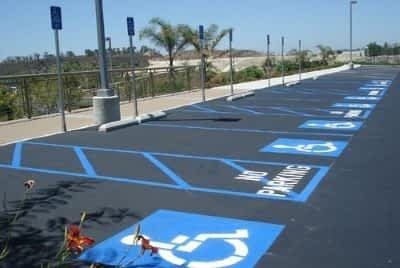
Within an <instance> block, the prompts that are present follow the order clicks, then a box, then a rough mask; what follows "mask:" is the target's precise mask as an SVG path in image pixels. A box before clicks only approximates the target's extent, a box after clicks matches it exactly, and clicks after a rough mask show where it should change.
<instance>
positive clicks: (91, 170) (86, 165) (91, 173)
mask: <svg viewBox="0 0 400 268" xmlns="http://www.w3.org/2000/svg"><path fill="white" fill-rule="evenodd" d="M74 151H75V153H76V155H77V156H78V158H79V161H80V162H81V164H82V167H83V169H84V170H85V172H86V174H87V175H89V176H97V174H96V172H95V171H94V168H93V166H92V164H90V162H89V160H88V159H87V157H86V155H85V153H84V152H83V151H82V149H81V148H80V147H79V146H74Z"/></svg>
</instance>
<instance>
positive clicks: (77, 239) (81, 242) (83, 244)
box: [67, 224, 94, 254]
mask: <svg viewBox="0 0 400 268" xmlns="http://www.w3.org/2000/svg"><path fill="white" fill-rule="evenodd" d="M93 243H94V240H93V239H92V238H90V237H88V236H83V235H81V229H80V228H79V226H77V225H75V224H73V225H71V226H70V227H69V228H68V233H67V249H68V250H70V251H73V252H76V253H78V254H79V253H81V252H82V251H83V250H84V249H85V248H87V247H90V246H91V245H92V244H93Z"/></svg>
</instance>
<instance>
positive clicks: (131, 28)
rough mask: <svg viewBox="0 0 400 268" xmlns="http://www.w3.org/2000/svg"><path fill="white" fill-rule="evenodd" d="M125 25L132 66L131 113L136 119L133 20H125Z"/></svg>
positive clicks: (137, 113) (130, 18) (129, 18)
mask: <svg viewBox="0 0 400 268" xmlns="http://www.w3.org/2000/svg"><path fill="white" fill-rule="evenodd" d="M126 23H127V26H128V35H129V48H130V49H129V53H130V58H131V66H132V76H131V79H132V80H131V81H132V98H133V112H134V117H137V116H138V115H139V112H138V104H137V96H136V74H135V60H134V55H135V47H134V46H133V41H132V38H133V36H135V20H134V19H133V18H132V17H128V18H127V19H126Z"/></svg>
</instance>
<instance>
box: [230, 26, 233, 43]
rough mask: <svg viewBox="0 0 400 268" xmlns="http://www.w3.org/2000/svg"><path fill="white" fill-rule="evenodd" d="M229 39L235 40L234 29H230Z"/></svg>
mask: <svg viewBox="0 0 400 268" xmlns="http://www.w3.org/2000/svg"><path fill="white" fill-rule="evenodd" d="M229 41H230V42H232V41H233V30H232V29H230V30H229Z"/></svg>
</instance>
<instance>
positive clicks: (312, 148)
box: [260, 139, 347, 157]
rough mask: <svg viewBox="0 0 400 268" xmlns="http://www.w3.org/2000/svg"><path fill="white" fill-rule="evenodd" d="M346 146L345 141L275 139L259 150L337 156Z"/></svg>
mask: <svg viewBox="0 0 400 268" xmlns="http://www.w3.org/2000/svg"><path fill="white" fill-rule="evenodd" d="M346 146H347V142H345V141H321V140H303V139H277V140H276V141H274V142H273V143H271V144H270V145H267V146H265V147H264V148H262V149H261V150H260V152H263V153H279V154H302V155H319V156H331V157H338V156H339V155H340V154H341V153H342V151H343V150H344V148H346Z"/></svg>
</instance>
